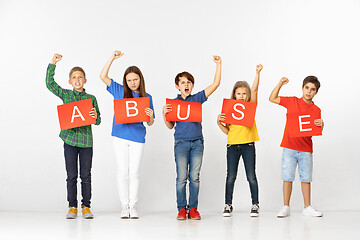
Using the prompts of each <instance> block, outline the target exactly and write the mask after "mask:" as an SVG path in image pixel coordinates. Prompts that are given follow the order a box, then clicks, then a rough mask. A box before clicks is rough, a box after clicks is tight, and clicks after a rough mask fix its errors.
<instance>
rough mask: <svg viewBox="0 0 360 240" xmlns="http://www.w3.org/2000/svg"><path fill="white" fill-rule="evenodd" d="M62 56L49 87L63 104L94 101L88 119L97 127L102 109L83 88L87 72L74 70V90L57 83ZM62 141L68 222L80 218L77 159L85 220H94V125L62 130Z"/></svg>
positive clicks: (50, 69)
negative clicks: (92, 128)
mask: <svg viewBox="0 0 360 240" xmlns="http://www.w3.org/2000/svg"><path fill="white" fill-rule="evenodd" d="M61 58H62V56H61V55H60V54H55V55H54V57H53V59H52V60H51V63H50V64H49V66H48V68H47V72H46V87H47V88H48V89H49V90H50V91H51V92H52V93H53V94H55V95H56V96H58V97H59V98H61V100H62V101H63V102H64V103H70V102H76V101H80V100H85V99H89V98H90V99H91V100H92V104H93V106H94V107H93V108H92V109H91V111H90V112H89V116H91V117H93V118H95V119H96V125H99V124H100V122H101V118H100V112H99V107H98V104H97V101H96V98H95V96H93V95H90V94H87V93H86V92H85V89H84V84H85V83H86V77H85V72H84V70H83V69H82V68H80V67H74V68H73V69H71V71H70V73H69V78H70V79H69V84H70V85H72V87H73V88H74V89H73V90H68V89H63V88H61V87H60V86H59V85H58V84H57V83H56V82H55V81H54V75H55V67H56V63H57V62H59V61H60V60H61ZM60 138H61V139H62V140H63V141H64V155H65V165H66V173H67V179H66V182H67V198H68V202H69V212H68V214H67V215H66V218H68V219H74V218H76V216H77V204H78V202H77V178H78V158H79V163H80V178H81V193H82V205H81V207H82V215H83V218H85V219H92V218H93V214H92V213H91V211H90V199H91V165H92V156H93V148H92V147H93V138H92V132H91V125H88V126H83V127H76V128H71V129H66V130H62V131H61V132H60Z"/></svg>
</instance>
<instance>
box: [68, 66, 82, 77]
mask: <svg viewBox="0 0 360 240" xmlns="http://www.w3.org/2000/svg"><path fill="white" fill-rule="evenodd" d="M76 71H79V72H82V73H83V74H84V78H86V75H85V71H84V69H82V68H81V67H73V68H72V69H71V70H70V72H69V78H71V74H73V72H76Z"/></svg>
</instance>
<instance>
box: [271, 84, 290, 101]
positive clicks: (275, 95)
mask: <svg viewBox="0 0 360 240" xmlns="http://www.w3.org/2000/svg"><path fill="white" fill-rule="evenodd" d="M288 82H289V80H288V79H287V78H285V77H283V78H281V79H280V82H279V83H278V84H277V85H276V87H275V88H274V90H272V92H271V94H270V97H269V101H270V102H273V103H276V104H279V103H280V97H279V92H280V89H281V87H282V86H283V85H285V84H287V83H288Z"/></svg>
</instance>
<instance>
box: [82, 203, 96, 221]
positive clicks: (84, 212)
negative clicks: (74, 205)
mask: <svg viewBox="0 0 360 240" xmlns="http://www.w3.org/2000/svg"><path fill="white" fill-rule="evenodd" d="M81 207H82V217H83V218H84V219H93V218H94V215H93V214H92V213H91V211H90V208H88V207H85V206H84V205H82V206H81Z"/></svg>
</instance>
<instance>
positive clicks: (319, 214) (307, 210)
mask: <svg viewBox="0 0 360 240" xmlns="http://www.w3.org/2000/svg"><path fill="white" fill-rule="evenodd" d="M303 215H304V216H311V217H322V216H323V214H322V212H320V211H318V210H315V209H314V208H313V207H312V206H311V205H310V206H308V207H306V208H304V210H303Z"/></svg>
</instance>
